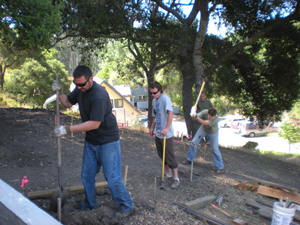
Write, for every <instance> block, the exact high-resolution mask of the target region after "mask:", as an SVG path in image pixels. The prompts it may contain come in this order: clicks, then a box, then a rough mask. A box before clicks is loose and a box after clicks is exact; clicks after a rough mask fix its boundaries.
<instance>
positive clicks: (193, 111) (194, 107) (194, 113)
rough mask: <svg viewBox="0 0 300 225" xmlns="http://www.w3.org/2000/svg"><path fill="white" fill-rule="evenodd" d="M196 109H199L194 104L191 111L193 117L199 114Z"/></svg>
mask: <svg viewBox="0 0 300 225" xmlns="http://www.w3.org/2000/svg"><path fill="white" fill-rule="evenodd" d="M196 111H197V108H196V106H192V108H191V113H190V115H191V117H196V116H197V112H196Z"/></svg>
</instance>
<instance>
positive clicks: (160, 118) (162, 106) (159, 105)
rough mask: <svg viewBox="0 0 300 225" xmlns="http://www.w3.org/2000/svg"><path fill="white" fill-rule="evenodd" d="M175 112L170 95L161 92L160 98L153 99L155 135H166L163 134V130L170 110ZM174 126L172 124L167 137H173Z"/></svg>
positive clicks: (159, 136) (161, 136)
mask: <svg viewBox="0 0 300 225" xmlns="http://www.w3.org/2000/svg"><path fill="white" fill-rule="evenodd" d="M167 111H171V112H173V108H172V104H171V100H170V98H169V96H167V95H165V94H161V95H160V96H159V98H158V99H153V101H152V116H153V117H155V130H154V133H155V136H156V137H158V138H161V139H163V138H164V136H163V135H162V134H161V130H162V129H164V128H165V127H166V125H167V118H168V112H167ZM173 132H174V130H173V126H172V124H171V126H170V129H169V131H168V133H167V136H166V138H171V137H173Z"/></svg>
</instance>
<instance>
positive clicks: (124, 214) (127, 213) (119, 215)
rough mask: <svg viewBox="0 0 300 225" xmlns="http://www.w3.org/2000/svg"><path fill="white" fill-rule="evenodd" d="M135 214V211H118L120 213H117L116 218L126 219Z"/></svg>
mask: <svg viewBox="0 0 300 225" xmlns="http://www.w3.org/2000/svg"><path fill="white" fill-rule="evenodd" d="M133 212H134V210H133V209H132V210H130V211H122V210H120V211H118V212H116V213H115V218H117V219H125V218H126V217H128V216H130V215H132V214H133Z"/></svg>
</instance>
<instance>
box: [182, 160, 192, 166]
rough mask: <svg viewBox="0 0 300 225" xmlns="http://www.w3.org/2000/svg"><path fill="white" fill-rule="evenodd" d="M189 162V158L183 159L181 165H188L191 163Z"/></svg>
mask: <svg viewBox="0 0 300 225" xmlns="http://www.w3.org/2000/svg"><path fill="white" fill-rule="evenodd" d="M191 163H192V162H191V161H189V160H187V159H185V160H183V161H182V164H183V165H189V164H191Z"/></svg>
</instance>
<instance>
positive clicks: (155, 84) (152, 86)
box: [149, 81, 163, 93]
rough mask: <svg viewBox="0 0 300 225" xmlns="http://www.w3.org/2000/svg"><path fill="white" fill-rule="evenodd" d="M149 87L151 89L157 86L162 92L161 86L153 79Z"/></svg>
mask: <svg viewBox="0 0 300 225" xmlns="http://www.w3.org/2000/svg"><path fill="white" fill-rule="evenodd" d="M149 88H151V89H153V88H157V90H158V91H160V92H161V93H163V90H162V86H161V84H160V83H158V82H157V81H153V82H152V83H151V84H150V85H149Z"/></svg>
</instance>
